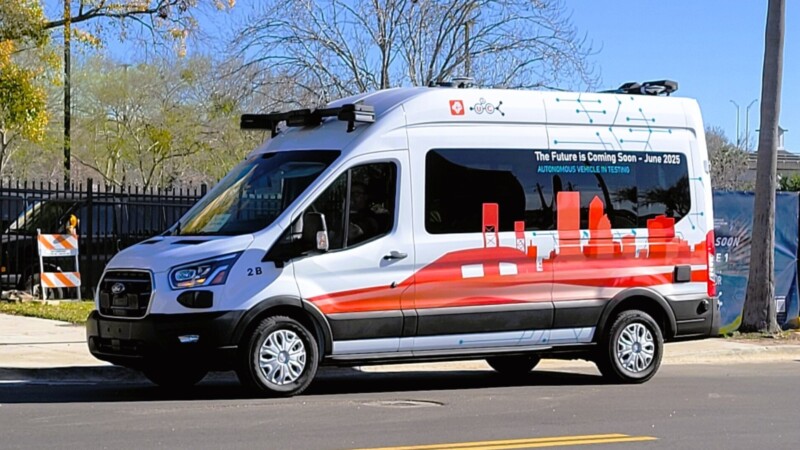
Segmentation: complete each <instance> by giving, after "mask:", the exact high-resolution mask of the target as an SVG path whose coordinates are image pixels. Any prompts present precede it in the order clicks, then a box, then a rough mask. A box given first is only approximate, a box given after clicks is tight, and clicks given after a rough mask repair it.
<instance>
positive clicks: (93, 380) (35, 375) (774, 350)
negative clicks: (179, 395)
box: [0, 344, 800, 384]
mask: <svg viewBox="0 0 800 450" xmlns="http://www.w3.org/2000/svg"><path fill="white" fill-rule="evenodd" d="M790 361H796V362H800V345H792V344H781V345H772V346H764V345H748V346H746V347H745V346H743V347H739V348H732V349H727V350H711V351H706V352H702V351H698V352H691V353H678V354H673V355H670V352H669V348H667V351H666V353H665V355H664V358H663V360H662V365H681V364H762V363H771V362H790ZM586 367H594V364H593V363H591V362H588V361H583V360H556V359H545V360H543V361H542V364H541V367H540V369H541V370H554V371H559V370H569V369H581V368H586ZM465 370H468V371H491V370H492V369H491V368H490V367H489V366H488V365H487V364H486V363H485V362H484V361H483V360H467V361H454V362H438V363H409V364H394V365H378V366H359V367H322V368H320V372H319V375H320V376H354V375H360V374H364V375H366V374H379V373H413V372H436V371H438V372H453V371H465ZM230 379H235V375H234V374H233V372H212V373H211V374H210V375H209V376H208V378H206V380H217V381H222V380H230ZM0 382H2V383H7V384H12V383H58V384H97V383H120V384H128V383H136V384H141V383H149V381H148V380H147V378H145V377H144V375H142V374H141V372H139V371H137V370H133V369H127V368H124V367H119V366H111V365H98V366H73V367H71V366H66V367H51V368H15V367H0Z"/></svg>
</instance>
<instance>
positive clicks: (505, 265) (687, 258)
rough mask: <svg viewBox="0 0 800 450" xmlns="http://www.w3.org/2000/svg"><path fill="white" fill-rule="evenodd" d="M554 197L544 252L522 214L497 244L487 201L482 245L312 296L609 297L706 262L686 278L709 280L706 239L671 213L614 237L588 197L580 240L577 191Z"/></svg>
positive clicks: (471, 301) (496, 215) (333, 302)
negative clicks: (509, 237) (551, 232)
mask: <svg viewBox="0 0 800 450" xmlns="http://www.w3.org/2000/svg"><path fill="white" fill-rule="evenodd" d="M556 204H557V218H558V219H557V227H556V236H557V237H556V243H555V244H556V245H555V248H554V249H553V250H552V251H551V252H550V253H549V254H548V255H546V257H545V255H543V254H542V252H541V251H540V249H539V248H538V247H537V246H536V245H534V244H533V241H532V240H529V241H527V246H526V245H525V244H526V240H525V223H524V222H523V221H517V222H515V223H514V237H515V241H516V242H515V247H504V246H501V245H500V244H501V243H500V234H499V228H500V227H499V225H500V211H499V205H498V204H496V203H486V204H483V206H482V208H483V224H482V234H483V247H482V248H480V247H479V248H471V249H464V250H457V251H453V252H449V253H447V254H444V255H443V256H442V257H440V258H438V259H437V260H435V261H433V262H432V263H430V264H428V265H427V266H425V267H423V268H422V269H420V270H419V271H417V272H416V273H415V274H413V275H412V276H411V277H409V278H407V279H406V280H404V281H403V282H401V283H399V284H397V285H396V287H395V288H388V287H385V286H378V287H373V288H365V289H357V290H351V291H344V292H339V293H332V294H326V295H321V296H318V297H314V298H312V299H311V301H312V302H314V303H315V304H316V305H317V306H318V307H319V308H320V309H321V310H322V312H323V313H325V314H328V313H342V312H364V311H381V310H396V309H400V298H401V296H412V297H413V303H414V305H415V306H414V307H415V308H416V309H425V308H441V307H456V306H476V305H497V304H513V303H520V302H550V301H555V302H557V301H565V300H581V299H600V298H611V296H612V295H613V294H615V293H616V292H619V291H621V290H623V289H625V288H630V287H644V286H657V285H663V284H670V283H672V282H673V270H674V267H675V266H677V265H694V266H704V269H702V270H692V272H691V281H693V282H705V281H707V280H708V270H707V267H705V266H707V264H708V254H707V250H706V247H705V245H706V243H705V240H703V241H702V242H698V243H695V245H694V246H692V245H690V243H689V242H687V241H685V240H683V239H681V238H679V237H677V236H676V233H675V219H674V218H670V217H666V216H664V215H661V216H657V217H655V218H653V219H649V220H648V221H647V231H648V232H647V234H648V235H647V237H646V238H642V237H639V238H637V236H635V235H634V234H629V235H624V236H621V237H619V238H617V239H614V237H613V234H612V227H611V221H610V220H609V218H608V215H607V214H605V208H604V204H603V201H602V200H601V199H600V198H599V197H597V196H595V197H594V198H593V199H592V201H591V202H590V203H589V211H588V216H589V217H588V218H589V220H588V225H589V228H588V230H586V231H588V234H589V237H588V239H583V241H585V243H584V245H581V243H582V239H581V234H582V233H583V232H584V230H581V228H580V213H581V208H580V193H579V192H559V193H558V195H557V197H556ZM637 242H638V243H639V244H640V245H639V247H640V248H639V249H638V251H637ZM540 256H541V261H539V258H540ZM409 288H411V289H409ZM404 304H408V300H407V299H406V298H404Z"/></svg>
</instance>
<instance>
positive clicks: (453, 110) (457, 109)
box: [450, 100, 464, 116]
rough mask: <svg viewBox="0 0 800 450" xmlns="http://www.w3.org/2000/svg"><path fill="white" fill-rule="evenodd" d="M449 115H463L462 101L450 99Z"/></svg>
mask: <svg viewBox="0 0 800 450" xmlns="http://www.w3.org/2000/svg"><path fill="white" fill-rule="evenodd" d="M450 115H452V116H463V115H464V102H462V101H461V100H450Z"/></svg>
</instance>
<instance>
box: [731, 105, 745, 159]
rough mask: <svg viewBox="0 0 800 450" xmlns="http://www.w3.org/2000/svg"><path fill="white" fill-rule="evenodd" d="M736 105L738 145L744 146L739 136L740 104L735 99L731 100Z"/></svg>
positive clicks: (739, 146) (738, 146)
mask: <svg viewBox="0 0 800 450" xmlns="http://www.w3.org/2000/svg"><path fill="white" fill-rule="evenodd" d="M729 101H730V102H731V103H733V106H735V107H736V147H737V148H742V146H741V138H740V137H739V104H738V103H736V102H735V101H733V100H729Z"/></svg>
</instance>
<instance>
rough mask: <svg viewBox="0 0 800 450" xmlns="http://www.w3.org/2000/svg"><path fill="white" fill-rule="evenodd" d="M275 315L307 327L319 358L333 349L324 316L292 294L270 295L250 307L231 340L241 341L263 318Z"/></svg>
mask: <svg viewBox="0 0 800 450" xmlns="http://www.w3.org/2000/svg"><path fill="white" fill-rule="evenodd" d="M275 315H283V316H287V317H291V318H292V319H295V320H297V321H298V322H300V323H301V324H303V326H305V327H306V328H308V330H309V331H310V332H311V333H312V334H313V335H314V337H315V338H316V339H317V345H318V346H319V349H320V351H319V357H320V359H321V358H323V357H324V356H325V355H329V354H330V353H331V352H332V351H333V338H332V333H331V327H330V324H328V321H327V319H326V318H325V316H324V315H323V314H322V312H321V311H320V310H319V309H318V308H317V307H316V306H314V305H313V304H312V303H309V302H307V301H305V300H303V299H301V298H299V297H294V296H278V297H270V298H268V299H266V300H263V301H261V302H259V303H258V304H256V305H255V306H254V307H252V308H250V309H249V310H248V311H247V312H246V313H245V314H244V315H243V316H242V317H241V318H240V319H239V321H238V323H237V324H236V328H235V329H234V332H233V337H232V340H233V342H236V343H239V342H241V341H242V338H244V337H245V336H247V335H248V334H249V333H251V332H252V331H253V330H254V329H255V328H256V327H257V326H258V324H259V323H261V321H262V320H263V319H264V318H266V317H268V316H275Z"/></svg>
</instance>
